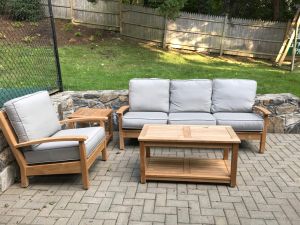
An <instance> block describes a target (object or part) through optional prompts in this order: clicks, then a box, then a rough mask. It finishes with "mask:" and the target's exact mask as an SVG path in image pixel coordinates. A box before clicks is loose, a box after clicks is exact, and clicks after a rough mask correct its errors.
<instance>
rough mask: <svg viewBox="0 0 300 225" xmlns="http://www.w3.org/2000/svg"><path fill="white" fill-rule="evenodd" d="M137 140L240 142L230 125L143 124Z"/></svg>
mask: <svg viewBox="0 0 300 225" xmlns="http://www.w3.org/2000/svg"><path fill="white" fill-rule="evenodd" d="M139 141H145V142H148V141H155V142H193V143H195V142H198V143H240V142H241V141H240V139H239V137H238V136H237V134H236V133H235V132H234V130H233V129H232V127H231V126H200V125H167V124H166V125H150V124H146V125H144V127H143V129H142V132H141V134H140V136H139Z"/></svg>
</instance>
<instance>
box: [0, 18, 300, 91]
mask: <svg viewBox="0 0 300 225" xmlns="http://www.w3.org/2000/svg"><path fill="white" fill-rule="evenodd" d="M3 27H7V26H3ZM11 27H12V29H13V32H8V31H6V30H5V29H4V30H1V32H0V47H1V44H4V45H5V46H6V48H2V47H1V48H0V53H1V54H0V59H2V60H0V72H1V75H2V76H0V84H1V87H2V88H11V87H12V86H17V87H18V88H36V87H38V84H39V83H41V82H42V81H43V80H44V81H47V80H49V76H50V75H51V77H52V78H53V79H52V78H51V82H50V83H49V87H50V86H53V85H54V86H55V82H56V81H55V79H56V77H55V76H53V75H54V74H55V73H56V71H55V67H54V58H51V59H49V60H52V61H53V62H51V63H49V62H48V61H47V63H46V62H44V61H41V60H42V59H45V57H44V54H45V52H46V51H47V54H46V55H47V56H51V54H52V52H53V50H52V49H51V48H49V47H47V46H49V44H48V42H50V38H49V34H48V32H47V31H45V29H42V28H43V26H42V22H41V21H40V22H38V23H32V22H24V21H22V22H14V23H12V24H11ZM56 27H57V35H58V44H59V55H60V62H61V68H62V78H63V84H64V88H65V90H105V89H106V90H108V89H127V88H128V81H129V80H130V79H132V78H136V77H148V78H149V77H160V78H169V79H195V78H208V79H213V78H241V79H254V80H256V81H257V82H258V93H261V94H263V93H287V92H289V93H293V94H295V95H297V96H300V88H299V87H300V71H299V69H298V70H296V71H294V72H293V73H290V72H289V71H287V70H283V69H280V68H276V67H272V62H271V61H265V60H256V59H251V58H241V57H240V58H239V57H230V56H224V57H219V56H218V55H212V54H211V55H210V54H200V53H195V52H190V51H175V50H162V49H161V48H160V47H157V46H156V47H155V46H154V47H150V46H147V45H144V44H137V42H135V41H128V40H122V39H121V38H120V37H119V35H118V34H116V33H114V32H108V31H103V30H99V29H90V28H86V27H83V26H76V25H73V24H71V23H70V22H68V21H62V20H57V21H56ZM25 30H26V32H24V31H25ZM79 33H80V35H78V34H79ZM9 35H13V39H14V43H13V45H10V47H9V48H7V47H8V46H7V44H5V43H6V41H7V40H8V39H9ZM35 42H39V43H44V44H45V45H40V46H39V47H37V45H36V44H35ZM32 46H35V47H32ZM45 49H46V50H45ZM8 51H9V52H8ZM7 54H9V55H10V58H12V59H13V61H11V62H9V61H7V60H4V58H3V57H5V55H7ZM26 55H31V56H32V57H31V60H25V59H24V57H23V56H26ZM4 62H7V63H6V64H5V63H4ZM10 63H17V65H19V66H18V67H14V68H12V67H11V66H10V65H12V64H10ZM31 64H32V65H31ZM46 66H49V69H46V71H49V73H47V74H45V73H42V74H41V73H40V72H39V71H45V70H44V69H45V67H46ZM50 67H51V68H50ZM27 68H35V70H28V69H27ZM19 71H26V72H23V73H21V74H23V76H18V78H16V80H15V82H14V83H8V82H5V79H6V78H10V77H17V76H15V75H16V74H18V75H20V72H19ZM30 73H33V74H30ZM29 77H31V78H34V77H36V79H33V80H32V79H28V78H29ZM0 89H1V88H0ZM233 91H234V90H233Z"/></svg>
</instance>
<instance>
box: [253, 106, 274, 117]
mask: <svg viewBox="0 0 300 225" xmlns="http://www.w3.org/2000/svg"><path fill="white" fill-rule="evenodd" d="M253 110H255V111H259V112H261V113H262V114H263V115H264V117H268V116H269V115H271V112H270V111H269V110H268V109H266V108H265V107H262V106H253Z"/></svg>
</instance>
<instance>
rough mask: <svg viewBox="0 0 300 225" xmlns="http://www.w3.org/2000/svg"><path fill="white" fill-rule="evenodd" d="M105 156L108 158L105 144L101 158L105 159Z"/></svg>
mask: <svg viewBox="0 0 300 225" xmlns="http://www.w3.org/2000/svg"><path fill="white" fill-rule="evenodd" d="M107 158H108V154H107V148H106V145H105V147H104V149H103V150H102V160H103V161H106V160H107Z"/></svg>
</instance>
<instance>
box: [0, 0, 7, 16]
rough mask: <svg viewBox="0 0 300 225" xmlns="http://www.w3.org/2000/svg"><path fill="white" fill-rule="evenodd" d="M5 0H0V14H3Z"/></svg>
mask: <svg viewBox="0 0 300 225" xmlns="http://www.w3.org/2000/svg"><path fill="white" fill-rule="evenodd" d="M6 4H7V0H0V15H1V14H4V12H5V8H6Z"/></svg>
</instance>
